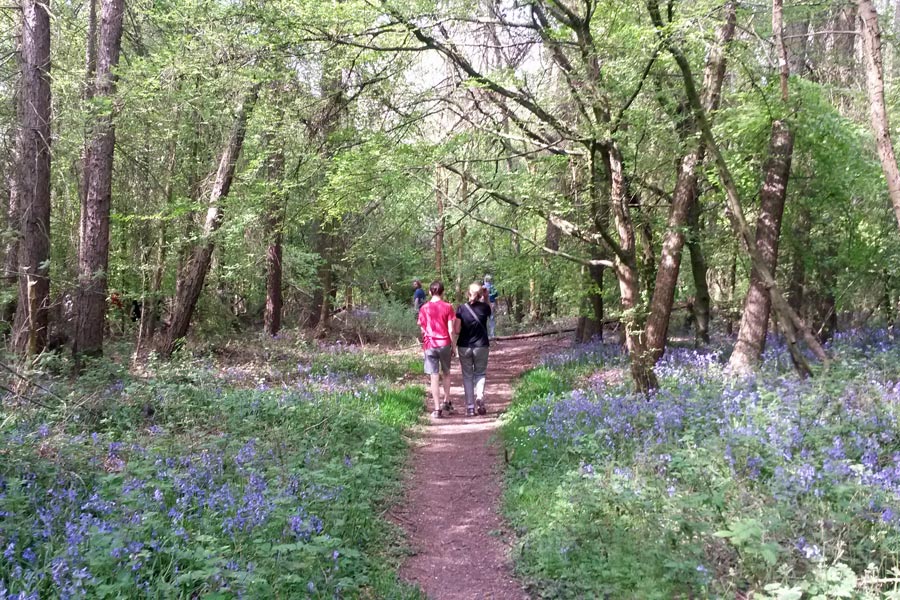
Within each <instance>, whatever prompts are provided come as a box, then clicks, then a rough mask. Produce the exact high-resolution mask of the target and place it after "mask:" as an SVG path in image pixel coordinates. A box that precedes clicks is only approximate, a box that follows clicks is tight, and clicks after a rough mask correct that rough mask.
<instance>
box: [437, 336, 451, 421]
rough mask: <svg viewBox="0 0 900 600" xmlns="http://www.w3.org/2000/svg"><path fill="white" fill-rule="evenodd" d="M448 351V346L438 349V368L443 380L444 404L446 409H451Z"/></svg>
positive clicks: (449, 348) (449, 349)
mask: <svg viewBox="0 0 900 600" xmlns="http://www.w3.org/2000/svg"><path fill="white" fill-rule="evenodd" d="M450 351H451V347H450V346H444V347H443V348H441V349H440V370H441V377H442V378H443V380H444V406H446V407H447V410H448V411H452V410H453V403H452V402H451V401H450Z"/></svg>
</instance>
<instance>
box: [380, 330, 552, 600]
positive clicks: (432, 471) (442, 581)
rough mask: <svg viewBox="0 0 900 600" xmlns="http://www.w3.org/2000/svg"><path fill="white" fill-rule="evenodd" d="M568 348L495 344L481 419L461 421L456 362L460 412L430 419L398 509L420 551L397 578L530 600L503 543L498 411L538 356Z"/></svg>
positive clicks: (454, 592)
mask: <svg viewBox="0 0 900 600" xmlns="http://www.w3.org/2000/svg"><path fill="white" fill-rule="evenodd" d="M565 344H566V340H561V339H559V338H555V337H548V338H538V339H527V340H517V341H507V342H499V343H497V344H494V345H492V346H491V354H490V361H489V363H488V372H487V386H486V388H485V399H486V404H487V409H488V414H487V415H486V416H484V417H466V416H464V415H465V396H464V394H463V390H462V378H461V375H460V371H459V363H458V362H457V361H456V359H454V361H453V369H452V372H451V382H452V384H453V387H452V390H451V398H452V400H453V404H454V406H455V408H456V412H455V413H454V414H453V415H452V416H450V417H445V418H443V419H433V418H432V419H431V422H430V424H429V425H428V426H427V427H425V428H424V430H423V432H422V438H421V443H420V444H419V446H418V447H417V448H416V449H415V450H414V451H413V457H412V461H413V462H412V469H411V473H410V475H409V477H408V480H407V482H406V489H407V492H406V497H405V498H404V499H403V500H401V502H400V503H399V504H398V506H397V507H396V509H395V510H394V511H393V512H394V516H395V519H396V521H397V523H399V524H400V525H401V526H402V527H403V529H404V530H405V531H406V532H407V535H408V537H409V541H410V544H411V546H412V548H413V551H414V552H415V554H414V555H413V556H411V557H410V558H409V559H408V560H407V561H406V562H405V564H404V565H403V566H402V567H401V569H400V575H401V577H402V578H403V579H405V580H406V581H409V582H412V583H416V584H418V585H419V586H420V587H421V588H422V589H423V590H424V591H425V593H426V594H427V595H428V597H429V598H432V599H435V600H444V599H453V600H456V599H460V600H462V599H465V600H476V599H477V600H488V599H490V600H520V599H526V598H528V594H527V593H526V592H525V590H524V589H523V588H522V586H521V585H520V584H519V582H518V581H516V579H515V578H514V577H513V575H512V568H511V563H510V560H509V547H508V545H507V543H506V540H508V539H510V538H511V534H510V532H509V531H508V530H507V529H506V526H505V523H504V522H503V520H502V518H501V516H500V514H499V510H500V487H501V478H502V467H503V456H502V449H501V448H500V443H499V440H495V439H494V437H495V436H494V434H495V433H496V432H497V428H498V426H499V422H498V419H497V417H498V416H499V413H501V412H503V411H504V410H505V409H506V407H507V406H508V405H509V403H510V401H511V400H512V388H513V383H514V382H515V379H516V378H517V377H518V376H519V375H521V374H522V373H523V372H524V371H526V370H527V369H529V368H531V367H532V366H534V364H535V362H536V361H537V360H538V358H540V356H541V354H543V353H544V352H546V351H547V350H550V349H553V348H557V347H562V346H564V345H565ZM424 377H425V376H424V375H423V380H424ZM428 405H429V406H430V405H431V401H430V399H429V401H428Z"/></svg>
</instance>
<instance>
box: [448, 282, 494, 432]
mask: <svg viewBox="0 0 900 600" xmlns="http://www.w3.org/2000/svg"><path fill="white" fill-rule="evenodd" d="M483 292H484V288H482V286H481V284H480V283H478V282H475V283H472V284H469V291H468V302H466V303H464V304H461V305H460V307H459V308H458V309H457V310H456V321H455V322H454V326H455V327H456V331H457V333H458V334H459V336H458V338H457V340H456V346H457V348H458V349H459V366H460V368H461V369H462V377H463V389H464V390H465V392H466V416H467V417H472V416H475V411H476V410H477V411H478V414H479V415H483V414H486V413H487V409H486V408H485V406H484V375H485V373H486V372H487V364H488V352H489V350H490V348H489V347H490V345H491V343H490V341H489V340H488V329H487V324H488V319H489V318H490V316H491V307H490V305H488V303H487V302H484V301H483V299H482V298H483Z"/></svg>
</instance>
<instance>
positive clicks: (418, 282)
mask: <svg viewBox="0 0 900 600" xmlns="http://www.w3.org/2000/svg"><path fill="white" fill-rule="evenodd" d="M413 287H414V288H416V289H419V288H420V287H422V282H421V281H419V280H418V279H413Z"/></svg>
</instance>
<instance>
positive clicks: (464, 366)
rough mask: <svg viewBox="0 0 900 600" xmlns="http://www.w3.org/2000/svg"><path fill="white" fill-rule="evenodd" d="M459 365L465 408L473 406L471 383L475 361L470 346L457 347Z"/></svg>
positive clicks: (472, 387) (473, 397)
mask: <svg viewBox="0 0 900 600" xmlns="http://www.w3.org/2000/svg"><path fill="white" fill-rule="evenodd" d="M459 367H460V370H461V371H462V380H463V390H465V392H466V408H471V409H474V408H475V390H474V386H473V385H472V381H473V376H474V375H475V361H474V354H473V353H472V348H460V349H459Z"/></svg>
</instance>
